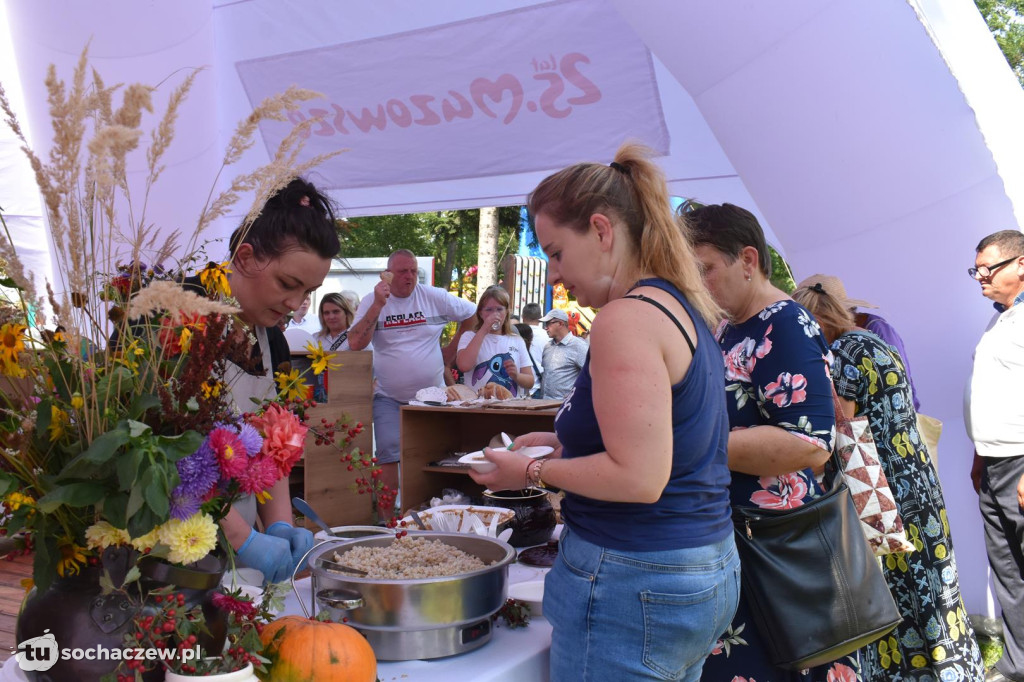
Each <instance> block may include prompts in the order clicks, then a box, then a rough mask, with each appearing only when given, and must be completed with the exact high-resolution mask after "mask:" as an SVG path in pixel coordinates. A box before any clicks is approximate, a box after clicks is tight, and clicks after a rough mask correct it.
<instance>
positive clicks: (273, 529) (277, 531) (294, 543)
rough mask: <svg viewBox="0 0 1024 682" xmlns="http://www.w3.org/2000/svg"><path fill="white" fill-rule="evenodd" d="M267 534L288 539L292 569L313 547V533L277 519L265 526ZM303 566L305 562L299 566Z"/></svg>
mask: <svg viewBox="0 0 1024 682" xmlns="http://www.w3.org/2000/svg"><path fill="white" fill-rule="evenodd" d="M267 535H273V536H274V537H275V538H281V539H283V540H287V541H288V546H289V547H291V552H292V571H294V570H295V567H296V566H298V564H299V562H300V561H302V557H303V556H305V555H306V552H308V551H309V550H311V549H313V534H312V533H311V532H309V531H308V530H306V529H305V528H296V527H295V526H292V525H290V524H288V523H287V522H286V521H277V522H275V523H272V524H270V527H269V528H267ZM305 567H306V566H305V564H303V565H302V566H300V567H299V568H300V569H302V568H305Z"/></svg>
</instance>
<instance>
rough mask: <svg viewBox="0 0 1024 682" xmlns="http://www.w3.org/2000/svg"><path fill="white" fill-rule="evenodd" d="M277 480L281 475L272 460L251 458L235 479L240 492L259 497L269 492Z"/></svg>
mask: <svg viewBox="0 0 1024 682" xmlns="http://www.w3.org/2000/svg"><path fill="white" fill-rule="evenodd" d="M279 478H281V475H280V473H279V472H278V470H277V465H276V464H275V463H274V461H273V460H270V459H264V458H262V457H252V458H250V459H249V466H248V467H246V469H245V471H243V472H242V473H241V474H240V475H239V476H238V477H237V480H238V483H239V486H240V487H241V489H242V492H244V493H246V494H247V495H259V494H260V493H262V492H266V491H267V490H270V488H271V487H273V485H274V484H275V483H277V481H278V479H279Z"/></svg>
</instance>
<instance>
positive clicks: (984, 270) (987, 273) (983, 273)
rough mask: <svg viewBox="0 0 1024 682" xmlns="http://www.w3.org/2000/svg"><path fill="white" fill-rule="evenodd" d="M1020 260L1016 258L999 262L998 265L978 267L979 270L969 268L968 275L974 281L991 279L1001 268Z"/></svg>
mask: <svg viewBox="0 0 1024 682" xmlns="http://www.w3.org/2000/svg"><path fill="white" fill-rule="evenodd" d="M1018 258H1020V256H1014V257H1013V258H1007V259H1006V260H1004V261H1000V262H998V263H996V264H994V265H982V266H981V267H977V268H967V274H968V275H970V276H971V278H973V279H984V278H987V277H991V276H992V275H994V274H995V271H996V270H998V269H999V268H1001V267H1003V266H1004V265H1006V264H1008V263H1012V262H1013V261H1015V260H1017V259H1018Z"/></svg>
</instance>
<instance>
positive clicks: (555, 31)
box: [0, 0, 1024, 611]
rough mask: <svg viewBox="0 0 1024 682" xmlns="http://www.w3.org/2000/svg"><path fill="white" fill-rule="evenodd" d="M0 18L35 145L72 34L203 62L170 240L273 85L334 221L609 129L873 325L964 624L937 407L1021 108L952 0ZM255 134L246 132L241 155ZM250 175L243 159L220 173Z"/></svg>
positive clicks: (452, 197)
mask: <svg viewBox="0 0 1024 682" xmlns="http://www.w3.org/2000/svg"><path fill="white" fill-rule="evenodd" d="M5 9H6V14H7V27H6V30H7V33H8V34H9V38H10V44H11V45H12V46H13V55H12V54H6V55H5V53H4V52H3V50H6V49H9V48H6V47H3V48H0V78H2V82H3V83H4V85H5V86H6V87H7V89H8V93H9V95H11V96H12V98H13V99H14V100H15V106H17V107H20V111H22V112H23V114H24V115H23V117H22V118H23V120H24V121H26V122H27V124H28V125H27V127H28V133H29V135H30V139H31V141H32V143H33V145H34V146H35V147H36V148H37V149H39V148H45V144H46V143H45V140H44V136H45V133H46V132H48V131H47V130H46V127H47V125H48V124H47V123H46V120H47V112H46V109H45V94H44V92H43V90H42V82H43V74H44V71H45V68H46V65H47V64H49V63H51V62H52V63H55V64H57V66H58V69H59V70H60V72H61V73H62V74H70V72H71V68H72V65H73V64H74V61H75V60H76V59H77V56H78V53H79V51H80V49H81V47H82V46H83V45H84V44H85V43H86V41H88V40H90V39H91V41H92V42H91V49H90V54H91V57H92V62H93V64H94V65H95V66H96V67H97V68H98V69H99V70H100V71H101V73H102V74H103V75H104V78H105V80H106V81H107V82H108V83H113V82H118V81H125V82H132V81H143V82H149V83H155V82H158V81H161V80H163V79H165V78H167V79H168V83H170V84H171V85H173V84H177V83H178V82H180V79H181V78H182V77H183V75H182V72H181V71H179V70H181V69H185V68H190V67H196V66H207V67H208V69H207V71H206V72H205V73H204V74H203V75H202V76H201V77H200V79H199V81H198V87H197V89H196V91H195V93H194V94H193V96H192V97H191V98H190V99H189V101H188V102H187V104H186V106H185V107H184V109H183V111H182V118H181V120H180V121H179V123H178V138H177V140H178V142H177V144H176V146H175V147H174V148H173V152H172V153H173V156H172V157H171V159H170V160H169V168H168V171H167V174H166V177H165V178H163V179H162V180H161V182H160V187H159V188H158V194H157V195H156V196H155V197H154V198H153V199H152V201H153V203H154V208H155V209H158V213H156V214H154V216H155V219H156V220H157V222H158V224H160V225H162V226H164V227H166V228H168V229H173V228H176V227H177V228H180V227H182V226H187V225H189V224H192V223H194V220H195V216H196V214H197V213H198V211H199V208H200V206H201V205H202V204H203V202H204V201H205V199H206V196H207V192H208V191H209V187H210V182H211V180H212V178H213V175H214V173H215V172H216V167H217V164H218V163H219V157H220V154H221V150H223V148H224V145H225V143H226V141H227V139H228V138H229V137H230V135H231V133H232V131H233V129H234V126H235V123H236V122H237V121H239V120H240V119H242V118H244V116H245V115H246V114H247V113H248V112H249V111H250V110H251V108H252V106H253V104H254V103H255V102H258V101H259V99H260V98H261V97H263V96H265V95H268V94H272V93H274V92H277V91H280V90H281V89H283V88H284V87H286V86H288V85H290V84H291V83H296V84H298V85H300V86H303V87H309V88H312V89H314V90H318V91H320V92H323V93H324V94H325V95H326V97H325V98H324V99H323V100H321V101H316V102H310V103H308V106H306V107H305V109H304V111H303V116H309V117H317V116H320V117H322V122H321V123H320V124H318V125H317V126H316V127H315V128H314V131H313V134H312V135H311V136H310V138H309V141H308V143H309V146H308V149H309V151H310V153H315V152H321V151H325V150H330V149H337V148H347V149H349V150H350V151H348V152H347V153H345V154H342V155H341V156H339V157H337V158H336V159H335V160H333V161H332V162H330V163H329V164H327V165H326V166H324V167H323V168H321V169H320V170H319V171H317V172H315V173H314V174H313V175H312V176H311V177H312V179H313V180H314V182H316V183H317V184H318V185H319V186H322V187H326V188H330V191H331V192H332V194H333V195H334V196H335V197H336V198H337V199H338V201H339V202H340V203H341V205H342V206H343V207H344V208H345V209H346V210H347V212H348V213H349V214H351V215H366V214H382V213H405V212H413V211H423V210H440V209H445V208H472V207H478V206H488V205H512V204H518V203H521V202H522V201H523V198H524V196H525V195H526V194H527V193H528V192H529V191H530V190H531V189H532V188H533V187H534V186H535V185H536V183H537V182H538V181H539V180H540V179H541V178H543V177H544V176H545V175H546V174H548V173H549V172H551V171H552V170H555V169H557V168H559V167H561V166H563V165H566V164H568V163H571V162H575V161H578V160H596V161H602V162H607V161H610V160H611V158H612V155H613V154H614V150H615V148H616V147H617V146H618V145H619V144H620V143H621V142H623V141H624V140H627V139H638V140H640V141H642V142H645V143H646V144H648V145H650V146H651V147H653V148H655V149H656V150H658V151H659V152H660V153H661V154H662V156H661V157H660V163H661V164H662V166H663V168H664V170H665V172H666V175H667V176H668V178H669V182H670V185H671V189H672V191H673V193H674V194H677V195H680V196H684V197H692V198H696V199H698V200H700V201H703V202H709V203H717V202H722V201H729V202H732V203H736V204H739V205H741V206H744V207H746V208H749V209H751V210H752V211H753V212H754V213H755V214H757V215H758V217H759V218H761V219H762V220H763V224H764V225H765V227H766V230H767V231H768V233H769V237H770V239H771V241H773V243H775V244H776V245H777V246H779V247H780V249H781V250H782V251H783V252H784V253H785V254H786V256H787V258H788V260H789V262H790V263H791V265H793V267H794V270H795V272H796V275H797V278H798V279H799V278H800V277H802V276H806V275H808V274H810V273H813V272H830V273H834V274H837V275H839V276H840V277H842V278H843V280H844V282H845V284H846V287H847V290H848V291H849V292H850V294H851V295H853V296H855V297H857V298H863V299H866V300H869V301H872V302H873V303H876V304H878V305H880V306H882V309H883V314H884V315H885V316H886V317H887V318H888V319H889V320H890V321H891V322H892V323H893V324H894V325H895V326H896V327H897V328H898V329H899V330H900V332H901V334H902V335H903V336H904V339H905V340H906V342H907V348H908V353H909V355H910V360H911V363H912V366H913V370H914V375H915V381H916V384H917V386H918V388H919V390H920V392H921V399H922V403H923V405H924V409H925V411H926V412H928V413H929V414H933V415H935V416H937V417H939V418H940V419H942V420H943V421H944V422H945V423H946V431H945V433H944V434H943V439H942V460H941V461H942V467H941V472H942V474H943V475H942V480H943V484H944V488H945V493H946V500H947V503H948V504H949V507H950V514H949V517H950V521H951V524H952V526H953V533H954V535H955V537H956V539H957V552H958V555H959V563H960V570H961V586H962V589H963V592H964V595H965V599H966V600H967V602H968V604H969V606H970V610H972V611H987V610H990V609H991V599H990V598H989V597H988V593H987V589H986V582H987V563H986V560H985V553H984V548H983V545H982V542H981V533H980V523H981V521H980V517H979V515H978V513H977V511H976V499H975V496H974V493H973V490H971V488H970V482H969V476H968V472H969V468H970V454H971V451H972V448H971V446H970V444H969V443H968V441H967V439H966V437H965V435H964V433H963V427H962V416H961V406H960V404H961V395H962V390H963V385H964V381H965V378H966V376H967V372H968V370H969V365H970V356H971V352H972V350H973V347H974V344H975V342H976V341H977V338H978V336H979V335H980V333H981V330H982V329H983V328H984V325H985V322H986V321H987V318H988V317H989V316H990V315H991V308H989V306H988V304H987V302H986V301H985V300H984V299H982V298H981V297H980V295H979V291H978V288H977V285H976V284H975V283H973V282H971V281H970V280H969V279H968V278H967V276H966V273H965V270H966V268H967V267H968V266H969V265H970V264H971V263H972V261H973V256H974V252H973V248H974V245H975V244H976V243H977V241H978V240H979V239H980V238H981V237H982V236H984V235H986V234H989V233H991V232H994V231H996V230H999V229H1006V228H1016V227H1017V226H1018V224H1019V223H1018V220H1017V219H1016V217H1015V215H1016V214H1020V213H1021V212H1024V182H1022V181H1021V178H1022V175H1024V173H1022V168H1021V164H1022V163H1024V140H1022V138H1021V136H1020V134H1019V132H1018V130H1017V127H1016V126H1014V122H1015V121H1020V120H1022V116H1021V115H1022V113H1024V93H1022V91H1021V89H1020V87H1019V86H1018V85H1017V83H1016V81H1015V79H1014V78H1013V75H1012V73H1011V72H1010V70H1009V68H1008V67H1007V66H1006V64H1005V62H1004V60H1003V58H1002V56H1001V55H1000V54H999V52H998V48H997V47H996V45H995V43H994V41H992V39H991V37H990V36H989V34H988V31H987V29H986V27H985V25H984V22H983V21H982V19H981V18H980V16H978V14H977V11H976V10H975V9H974V7H973V4H972V3H971V2H970V0H905V1H904V2H892V1H886V2H883V1H880V0H869V1H867V2H864V1H863V0H832V1H826V0H782V1H780V2H772V3H751V2H740V1H739V0H721V1H719V2H714V3H710V2H703V1H698V0H648V1H643V0H641V1H633V0H630V1H627V0H564V1H562V2H552V3H541V4H538V3H534V2H530V1H529V0H493V1H491V2H487V3H480V2H472V1H470V0H448V1H446V2H432V3H423V2H418V1H416V0H395V1H392V2H377V3H367V2H364V3H352V2H346V3H336V2H327V1H326V0H319V1H316V0H307V1H306V2H298V1H295V0H291V1H284V0H217V1H215V2H213V3H212V4H211V2H210V0H185V1H182V2H177V3H173V4H170V3H138V2H134V1H132V0H106V1H100V0H87V1H83V2H76V3H66V2H60V1H59V0H35V1H34V2H31V3H28V2H7V3H6V5H5ZM0 18H2V15H0ZM0 30H2V29H0ZM6 42H7V41H0V45H2V44H3V43H6ZM12 56H13V58H15V59H16V62H17V68H16V69H15V68H14V67H13V65H12V63H11V57H12ZM19 78H20V87H21V90H20V91H17V92H15V90H17V83H18V82H19ZM12 83H14V84H15V87H12ZM169 90H170V87H162V88H161V90H160V93H159V95H158V102H157V106H158V107H159V106H160V102H159V98H160V97H163V98H166V96H167V93H168V92H169ZM158 110H159V109H158ZM315 110H319V111H315ZM282 130H283V128H282V127H275V126H268V127H266V128H265V129H263V131H262V132H263V134H264V141H265V142H266V143H267V144H269V145H271V146H272V145H273V144H275V142H276V140H277V139H278V138H279V137H280V136H281V135H282ZM15 147H16V146H15V145H14V144H13V142H12V140H11V138H10V136H6V135H5V133H0V168H3V169H4V180H5V181H4V183H3V186H2V187H0V206H2V207H3V208H4V209H5V215H6V216H8V220H9V222H11V221H12V220H13V221H14V223H15V224H16V225H17V226H18V234H19V238H20V239H22V240H23V243H24V244H26V247H27V248H35V249H36V253H37V254H41V253H42V252H43V251H44V250H45V249H41V248H40V246H39V241H38V235H39V234H40V225H41V219H40V215H41V212H40V210H39V208H38V205H37V204H35V203H33V201H28V200H27V199H28V197H30V196H32V184H31V176H30V174H28V173H27V172H25V171H24V170H22V171H20V172H19V171H14V170H11V169H10V168H11V167H10V164H13V163H14V159H15V158H16V156H17V150H16V148H15ZM266 159H267V151H266V146H260V145H257V148H254V149H252V150H251V151H250V152H249V153H248V155H247V157H246V158H245V159H244V163H243V166H244V167H253V166H255V165H256V164H258V163H262V162H264V161H265V160H266ZM140 167H141V164H140ZM21 168H24V166H23V165H22V166H21ZM240 208H241V209H243V210H244V208H245V207H240ZM218 227H219V230H220V232H221V234H223V233H226V232H227V231H229V230H230V228H231V227H232V225H231V224H230V223H225V224H223V225H221V226H218ZM40 267H42V266H41V265H40ZM947 320H949V322H947ZM953 320H955V321H953Z"/></svg>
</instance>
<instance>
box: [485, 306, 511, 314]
mask: <svg viewBox="0 0 1024 682" xmlns="http://www.w3.org/2000/svg"><path fill="white" fill-rule="evenodd" d="M480 312H483V313H503V312H505V306H498V307H497V308H481V309H480Z"/></svg>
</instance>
